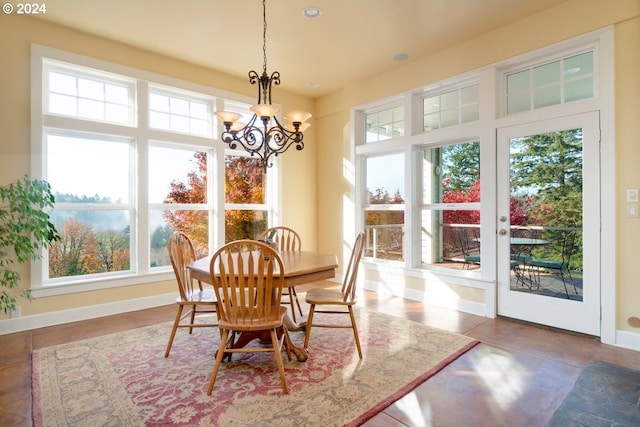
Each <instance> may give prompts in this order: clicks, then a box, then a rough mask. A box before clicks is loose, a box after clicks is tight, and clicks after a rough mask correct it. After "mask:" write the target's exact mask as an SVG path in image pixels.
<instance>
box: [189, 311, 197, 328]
mask: <svg viewBox="0 0 640 427" xmlns="http://www.w3.org/2000/svg"><path fill="white" fill-rule="evenodd" d="M194 323H196V306H195V305H192V306H191V327H190V328H189V335H191V334H193V324H194Z"/></svg>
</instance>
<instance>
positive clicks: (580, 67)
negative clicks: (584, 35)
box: [563, 52, 593, 79]
mask: <svg viewBox="0 0 640 427" xmlns="http://www.w3.org/2000/svg"><path fill="white" fill-rule="evenodd" d="M563 66H564V75H565V78H569V77H570V78H574V79H575V78H581V77H587V76H593V52H586V53H583V54H580V55H576V56H572V57H571V58H567V59H565V60H564V64H563Z"/></svg>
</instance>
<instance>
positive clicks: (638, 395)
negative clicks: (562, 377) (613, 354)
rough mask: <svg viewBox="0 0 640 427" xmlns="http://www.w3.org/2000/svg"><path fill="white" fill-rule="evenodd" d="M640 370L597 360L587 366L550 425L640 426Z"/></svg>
mask: <svg viewBox="0 0 640 427" xmlns="http://www.w3.org/2000/svg"><path fill="white" fill-rule="evenodd" d="M639 399H640V371H634V370H631V369H627V368H623V367H620V366H616V365H611V364H609V363H605V362H594V363H592V364H591V365H589V366H588V367H587V369H585V370H584V372H583V373H582V375H581V376H580V378H579V379H578V381H576V384H575V385H574V386H573V389H572V390H571V391H570V392H569V394H568V395H567V397H566V398H565V399H564V401H563V402H562V404H561V405H560V407H559V408H558V410H557V411H556V412H555V414H554V415H553V417H552V418H551V422H550V423H549V427H572V426H581V427H595V426H598V427H600V426H603V427H604V426H607V427H624V426H634V427H636V426H640V410H639V408H638V405H639V403H640V402H639Z"/></svg>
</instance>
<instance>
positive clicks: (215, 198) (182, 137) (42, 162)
mask: <svg viewBox="0 0 640 427" xmlns="http://www.w3.org/2000/svg"><path fill="white" fill-rule="evenodd" d="M44 61H58V62H61V63H63V64H73V65H74V66H78V69H81V68H82V67H85V68H88V69H90V70H91V72H94V71H96V72H97V73H98V74H99V73H100V72H103V73H105V74H106V75H109V79H111V80H113V78H114V76H113V75H116V76H122V81H124V82H129V83H131V84H135V85H136V86H137V93H135V97H136V101H137V109H143V110H144V111H148V106H149V105H148V96H149V91H150V87H151V88H154V89H162V90H164V89H169V90H170V91H171V92H173V93H183V94H185V95H187V96H190V97H195V98H202V99H203V100H211V101H212V103H211V106H212V108H214V109H217V107H219V106H220V105H221V103H223V102H224V100H228V101H232V102H238V103H246V104H252V103H254V102H255V99H253V98H250V97H246V96H241V95H238V94H234V93H232V92H228V91H224V90H220V89H215V88H212V87H209V86H202V85H199V84H196V83H192V82H188V81H185V80H180V79H175V78H171V77H167V76H163V75H159V74H155V73H151V72H148V71H144V70H140V69H135V68H131V67H127V66H123V65H119V64H115V63H111V62H107V61H103V60H99V59H96V58H91V57H87V56H83V55H78V54H75V53H71V52H66V51H62V50H59V49H54V48H50V47H46V46H42V45H38V44H32V45H31V135H32V136H31V171H30V175H31V176H32V177H33V178H36V179H44V178H43V177H44V176H45V172H46V170H45V168H46V153H45V152H43V147H44V142H43V129H44V128H45V127H55V128H61V129H65V128H66V129H70V130H77V131H80V132H92V133H101V134H107V135H115V136H118V137H127V138H133V139H134V140H135V141H137V144H138V153H137V156H136V157H138V156H146V152H147V151H148V150H147V146H148V145H147V144H148V143H149V142H150V141H152V142H161V141H167V140H170V141H171V143H172V144H173V145H175V144H185V146H189V147H191V148H197V149H198V150H203V151H206V152H207V154H208V156H209V159H210V161H209V164H210V167H209V168H208V182H210V183H211V185H210V186H209V194H208V195H207V199H208V200H210V202H209V203H208V205H209V206H210V208H208V210H209V219H210V234H209V240H210V241H209V250H210V251H212V249H213V248H216V247H218V246H219V245H221V244H222V243H223V242H224V237H223V236H224V229H225V226H224V210H225V205H224V155H219V153H225V152H231V151H230V150H228V149H227V145H226V144H225V143H224V142H222V141H221V140H219V139H218V133H219V126H217V121H216V120H214V119H213V118H212V120H211V124H212V127H213V133H212V136H211V137H202V136H195V135H187V134H181V133H177V132H171V131H164V130H158V129H149V128H148V115H147V114H142V115H137V117H140V118H141V119H140V121H138V120H135V121H134V122H133V123H134V126H125V125H113V124H110V123H103V122H97V121H91V120H85V119H77V118H69V117H64V116H60V115H57V116H56V115H45V114H44V111H46V110H45V105H44V98H45V97H44V94H45V90H46V84H45V81H46V76H45V74H44V72H45V65H44ZM94 75H95V73H94ZM116 81H119V79H117V78H116ZM137 117H136V119H137ZM168 135H170V136H168ZM140 141H145V142H144V143H140ZM194 141H199V142H197V144H195V145H194ZM138 164H139V165H141V166H140V168H138V167H136V168H135V169H134V170H135V171H136V175H137V187H136V188H134V189H133V190H134V193H133V194H135V196H134V198H135V201H134V205H135V209H136V211H137V213H138V217H137V219H138V230H137V232H138V240H139V242H148V241H149V232H148V214H149V205H148V204H147V203H139V202H138V201H139V200H147V192H146V188H147V179H148V176H147V175H148V174H147V173H146V172H147V171H146V166H145V165H146V163H145V162H141V163H138ZM278 166H279V159H275V161H274V166H273V167H272V168H270V170H269V173H270V174H271V176H270V178H271V179H270V181H271V182H272V183H273V184H272V185H271V187H269V188H268V190H267V191H268V196H267V197H268V204H269V206H270V209H269V220H270V221H271V220H274V221H276V220H277V219H278V216H279V213H278V212H279V209H280V208H281V201H280V197H279V195H280V193H281V191H280V186H281V182H280V176H281V173H280V170H279V167H278ZM191 207H193V206H191ZM132 232H133V224H132ZM147 246H148V245H145V244H138V246H137V247H136V250H138V251H140V253H138V254H137V255H135V256H136V262H137V260H138V259H148V258H149V254H148V253H145V252H148V249H147ZM43 255H44V256H43V257H42V259H40V260H37V261H32V262H31V290H32V295H33V296H34V297H36V298H37V297H47V296H54V295H65V294H70V293H76V292H86V291H94V290H99V289H110V288H116V287H121V286H130V285H139V284H145V283H152V282H158V281H165V280H173V279H174V274H173V271H172V270H171V267H170V266H167V267H166V268H164V269H162V268H153V269H151V267H150V266H149V265H146V264H148V263H145V262H138V266H137V267H138V271H137V273H133V274H131V273H128V272H124V273H122V274H117V273H114V274H113V275H111V276H109V277H98V276H99V275H96V277H85V278H83V279H78V278H73V280H69V281H68V282H65V283H61V284H47V285H44V277H46V274H45V273H46V271H48V262H47V254H46V253H44V254H43ZM133 256H134V255H133V254H132V258H133ZM133 264H134V261H133V260H132V266H133Z"/></svg>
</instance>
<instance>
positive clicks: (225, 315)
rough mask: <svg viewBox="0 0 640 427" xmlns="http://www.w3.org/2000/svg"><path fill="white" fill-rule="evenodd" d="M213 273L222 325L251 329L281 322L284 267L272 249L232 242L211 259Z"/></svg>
mask: <svg viewBox="0 0 640 427" xmlns="http://www.w3.org/2000/svg"><path fill="white" fill-rule="evenodd" d="M210 273H211V281H212V283H213V287H214V290H215V293H216V297H217V298H218V301H219V303H220V305H219V311H220V318H221V319H222V320H223V321H226V322H230V323H234V324H237V325H243V326H250V325H254V324H255V325H259V324H260V323H261V322H264V321H275V320H278V319H279V317H280V309H279V308H280V302H281V299H282V286H283V285H284V267H283V264H282V260H281V259H280V256H279V255H278V253H277V252H276V251H275V250H274V249H272V248H271V247H270V246H269V245H267V244H265V243H262V242H258V241H255V240H237V241H234V242H230V243H228V244H226V245H224V246H223V247H222V248H220V249H219V250H218V251H217V252H216V253H215V254H214V255H213V257H212V258H211V264H210Z"/></svg>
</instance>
